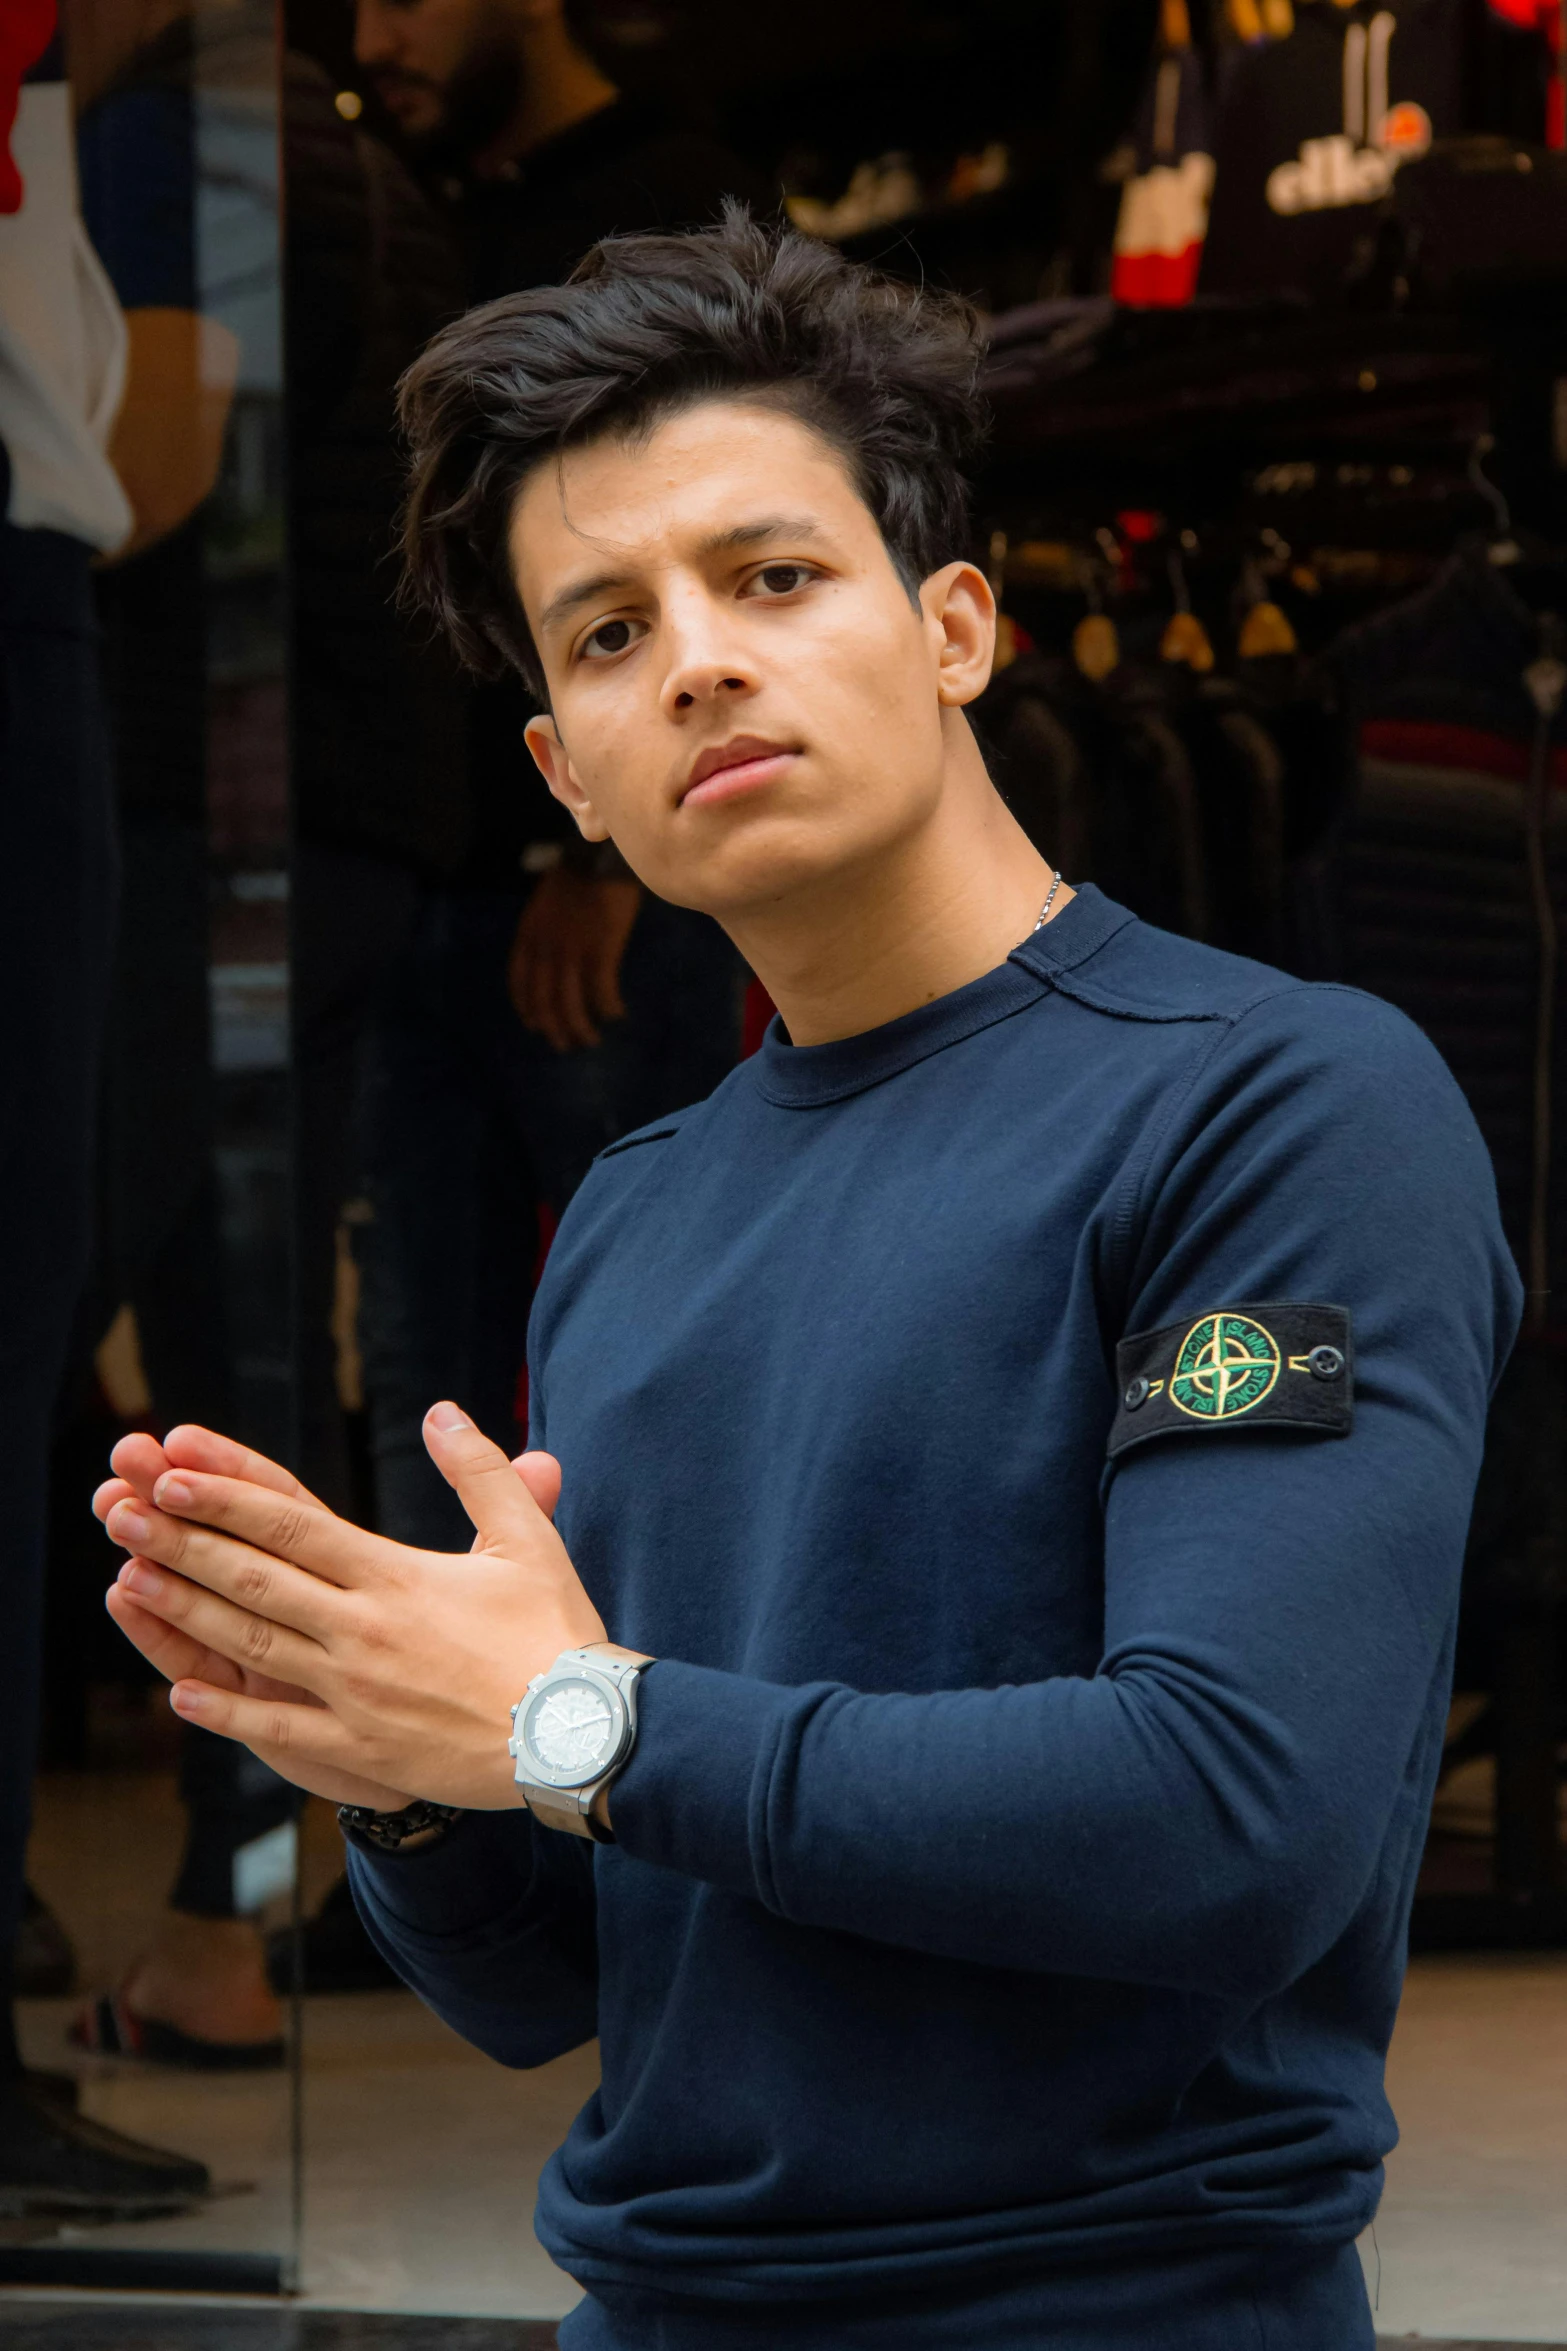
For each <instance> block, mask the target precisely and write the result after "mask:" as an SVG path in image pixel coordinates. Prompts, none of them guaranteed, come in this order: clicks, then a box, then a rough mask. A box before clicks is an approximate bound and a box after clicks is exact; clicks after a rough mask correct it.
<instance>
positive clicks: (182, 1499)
mask: <svg viewBox="0 0 1567 2351" xmlns="http://www.w3.org/2000/svg"><path fill="white" fill-rule="evenodd" d="M152 1498H153V1500H154V1502H156V1503H157V1504H158V1505H159V1506H160V1508H162V1509H164V1510H188V1509H189V1508H190V1506H191V1504H192V1503H193V1502H194V1501H195V1499H196V1489H195V1487H194V1486H188V1485H187V1484H186V1483H185V1480H184V1479H183V1478H177V1477H174V1476H167V1477H161V1478H159V1480H158V1482H157V1484H156V1485H155V1486H154V1487H153V1489H152Z"/></svg>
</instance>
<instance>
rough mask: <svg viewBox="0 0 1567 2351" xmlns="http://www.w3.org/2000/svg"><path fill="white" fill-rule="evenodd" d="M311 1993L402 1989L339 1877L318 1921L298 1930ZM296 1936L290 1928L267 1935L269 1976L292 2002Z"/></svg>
mask: <svg viewBox="0 0 1567 2351" xmlns="http://www.w3.org/2000/svg"><path fill="white" fill-rule="evenodd" d="M299 1940H300V1947H301V1948H300V1958H301V1963H302V1969H303V1975H304V1981H303V1984H302V1985H301V1989H302V1990H303V1991H306V1992H384V1991H389V1990H395V1989H398V1988H400V1985H401V1978H400V1977H398V1976H396V1975H394V1974H393V1972H392V1970H391V1969H390V1968H389V1967H388V1966H387V1964H386V1961H385V1960H384V1959H383V1958H382V1957H381V1954H380V1952H379V1951H378V1950H377V1949H376V1947H375V1945H374V1944H373V1943H372V1942H371V1940H370V1938H369V1936H368V1935H367V1934H366V1933H365V1930H364V1928H363V1926H362V1925H361V1924H360V1919H359V1913H358V1911H357V1910H356V1909H355V1908H354V1897H353V1895H352V1893H351V1892H350V1890H349V1884H348V1880H347V1878H339V1879H338V1881H337V1883H336V1885H335V1886H333V1887H332V1888H331V1889H330V1890H329V1892H328V1893H327V1895H326V1897H325V1899H324V1900H323V1902H322V1904H321V1907H320V1909H319V1910H318V1911H317V1912H316V1914H315V1917H314V1918H307V1919H306V1920H305V1923H304V1925H303V1926H302V1927H301V1928H300V1930H299ZM293 1968H294V1960H293V1936H292V1934H291V1933H290V1931H289V1929H288V1928H287V1927H282V1928H280V1929H279V1931H278V1932H277V1933H276V1934H275V1935H269V1936H268V1937H267V1974H268V1976H269V1977H270V1978H271V1982H272V1989H273V1990H274V1992H276V1993H277V1994H278V1995H279V1997H280V1998H285V1999H286V1998H287V1996H288V1994H289V1992H290V1991H291V1990H292V1989H293Z"/></svg>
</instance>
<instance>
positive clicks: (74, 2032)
mask: <svg viewBox="0 0 1567 2351" xmlns="http://www.w3.org/2000/svg"><path fill="white" fill-rule="evenodd" d="M71 2042H72V2045H73V2046H74V2047H75V2048H77V2049H85V2050H86V2051H87V2052H88V2054H89V2055H90V2056H93V2057H138V2058H141V2059H142V2060H143V2061H144V2062H145V2063H146V2064H148V2065H172V2066H175V2067H177V2068H179V2069H180V2070H181V2071H183V2072H185V2073H275V2072H276V2071H277V2069H278V2067H279V2066H280V2065H281V2064H282V2063H283V2058H284V2054H285V2052H284V2047H283V2042H282V2040H281V2039H275V2040H270V2041H208V2040H205V2039H203V2037H202V2036H201V2034H200V2033H187V2032H185V2031H183V2030H182V2029H181V2027H180V2026H179V2025H177V2024H166V2023H164V2022H163V2020H162V2019H161V2018H159V2017H156V2016H139V2015H138V2014H137V2012H136V2010H135V2009H134V2008H132V2006H131V2004H130V2002H129V2001H128V2000H127V1999H126V1998H125V1995H124V1994H123V1993H122V1992H100V1993H99V1995H98V1997H97V1999H96V2000H89V2001H88V2002H87V2004H86V2006H85V2007H84V2008H83V2009H81V2011H80V2012H79V2013H78V2015H77V2016H76V2017H75V2019H74V2020H73V2022H72V2025H71Z"/></svg>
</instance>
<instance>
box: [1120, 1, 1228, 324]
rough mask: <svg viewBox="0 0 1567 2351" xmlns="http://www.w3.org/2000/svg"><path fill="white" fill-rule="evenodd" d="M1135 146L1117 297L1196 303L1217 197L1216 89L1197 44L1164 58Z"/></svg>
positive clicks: (1162, 53)
mask: <svg viewBox="0 0 1567 2351" xmlns="http://www.w3.org/2000/svg"><path fill="white" fill-rule="evenodd" d="M1133 142H1134V145H1135V148H1136V154H1137V167H1136V170H1135V171H1134V173H1133V175H1132V177H1131V178H1130V179H1129V180H1128V181H1127V182H1126V184H1125V186H1124V188H1123V189H1122V191H1121V209H1120V214H1119V217H1118V218H1117V221H1116V228H1115V247H1114V252H1113V255H1112V258H1111V265H1110V291H1111V293H1112V294H1113V295H1114V297H1115V299H1116V301H1117V302H1126V303H1133V304H1137V305H1142V306H1150V305H1160V306H1169V305H1172V304H1179V303H1182V302H1189V301H1190V300H1191V298H1192V296H1193V294H1194V293H1195V292H1196V290H1197V269H1198V264H1199V262H1200V261H1201V258H1202V245H1203V239H1204V237H1205V236H1206V235H1207V233H1208V200H1209V197H1210V196H1211V195H1212V193H1213V156H1212V153H1211V152H1210V150H1211V147H1212V135H1211V131H1210V126H1209V104H1208V88H1207V82H1206V78H1205V75H1204V71H1203V63H1202V59H1201V58H1200V57H1199V56H1198V54H1197V52H1196V50H1194V49H1193V48H1192V46H1191V44H1190V42H1188V43H1187V44H1186V45H1185V46H1184V47H1182V48H1178V49H1172V48H1163V47H1161V49H1160V50H1159V51H1158V53H1157V54H1156V56H1155V58H1154V61H1153V64H1152V67H1151V68H1150V71H1149V75H1148V80H1147V84H1146V86H1145V88H1144V90H1143V94H1142V98H1141V101H1140V103H1139V105H1138V110H1137V121H1136V125H1135V128H1134V131H1133Z"/></svg>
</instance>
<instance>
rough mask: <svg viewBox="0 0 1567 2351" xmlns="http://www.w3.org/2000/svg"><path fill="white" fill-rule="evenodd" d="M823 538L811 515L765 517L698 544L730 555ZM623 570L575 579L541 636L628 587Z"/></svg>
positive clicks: (555, 602)
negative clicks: (768, 544)
mask: <svg viewBox="0 0 1567 2351" xmlns="http://www.w3.org/2000/svg"><path fill="white" fill-rule="evenodd" d="M821 536H822V533H821V529H820V526H819V525H818V524H817V523H815V522H814V521H813V520H812V519H811V517H810V516H809V515H808V514H764V515H759V516H758V517H757V519H756V520H755V521H754V522H737V523H731V525H730V526H729V528H728V529H727V530H723V531H710V532H709V533H708V535H707V537H706V538H705V539H701V540H699V541H698V542H697V553H698V554H699V555H730V554H734V553H736V552H737V551H738V550H739V549H741V548H743V547H756V546H760V545H762V544H763V543H764V542H765V541H766V540H768V539H794V540H797V541H798V540H813V539H820V537H821ZM626 576H627V575H626V573H625V572H623V571H596V572H594V574H593V575H592V577H591V578H590V579H585V580H575V581H573V582H572V584H571V585H570V586H569V587H565V588H562V589H560V590H559V592H558V593H557V594H556V595H554V596H552V597H551V598H550V600H549V602H548V603H547V604H546V605H545V607H544V610H543V611H542V612H541V613H540V614H539V633H540V634H541V635H543V634H544V633H545V632H546V631H548V630H550V629H553V628H555V627H557V626H558V625H559V623H560V622H561V621H563V620H566V619H569V617H570V616H571V614H572V613H574V612H577V611H579V610H580V609H581V607H582V606H583V605H584V604H591V603H592V602H593V600H594V598H595V597H598V596H602V595H604V594H605V593H606V591H607V590H609V589H610V588H618V587H621V586H623V585H624V582H625V579H626Z"/></svg>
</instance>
